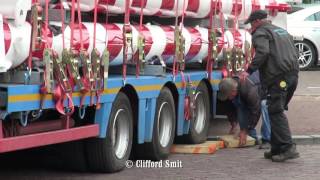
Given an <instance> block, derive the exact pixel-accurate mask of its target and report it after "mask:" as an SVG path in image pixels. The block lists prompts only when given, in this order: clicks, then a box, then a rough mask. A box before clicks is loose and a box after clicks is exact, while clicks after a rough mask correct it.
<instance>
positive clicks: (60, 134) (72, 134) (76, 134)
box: [0, 124, 99, 153]
mask: <svg viewBox="0 0 320 180" xmlns="http://www.w3.org/2000/svg"><path fill="white" fill-rule="evenodd" d="M98 135H99V125H97V124H94V125H88V126H82V127H77V128H71V129H64V130H58V131H52V132H45V133H38V134H31V135H25V136H17V137H10V138H3V139H0V153H3V152H10V151H16V150H22V149H27V148H33V147H39V146H45V145H50V144H56V143H62V142H68V141H74V140H80V139H85V138H89V137H97V136H98Z"/></svg>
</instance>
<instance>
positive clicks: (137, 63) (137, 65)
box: [136, 0, 145, 78]
mask: <svg viewBox="0 0 320 180" xmlns="http://www.w3.org/2000/svg"><path fill="white" fill-rule="evenodd" d="M144 1H145V0H141V3H140V6H141V8H140V22H139V33H140V36H142V23H143V7H144ZM138 53H139V52H138ZM139 60H140V59H139V54H138V58H137V62H136V77H137V78H138V77H139V74H140V66H139Z"/></svg>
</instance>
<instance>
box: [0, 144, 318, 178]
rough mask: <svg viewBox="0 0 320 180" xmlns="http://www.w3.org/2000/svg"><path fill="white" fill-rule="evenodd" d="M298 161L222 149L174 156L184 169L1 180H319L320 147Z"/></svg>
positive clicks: (20, 173) (306, 148) (33, 174)
mask: <svg viewBox="0 0 320 180" xmlns="http://www.w3.org/2000/svg"><path fill="white" fill-rule="evenodd" d="M298 150H299V151H300V153H301V157H300V158H299V159H295V160H290V161H287V162H284V163H274V162H271V161H270V160H266V159H263V158H262V156H263V151H262V150H258V149H257V148H256V147H252V148H239V149H222V150H219V151H218V152H217V153H216V154H213V155H177V154H175V155H171V156H170V158H169V160H170V161H171V162H175V161H181V162H182V168H137V167H133V168H130V169H128V168H127V169H125V170H124V171H121V172H119V173H114V174H95V173H92V174H91V173H75V172H64V171H54V170H49V169H40V168H30V167H25V168H22V169H18V170H17V169H11V170H10V169H9V170H8V169H7V170H5V171H0V177H1V179H6V180H7V179H14V180H20V179H28V180H29V179H30V180H33V179H37V180H40V179H46V180H47V179H59V180H60V179H61V180H64V179H68V180H78V179H80V180H82V179H83V180H86V179H90V180H107V179H112V180H125V179H130V180H142V179H147V180H152V179H162V180H166V179H170V180H178V179H190V180H191V179H200V180H202V179H212V180H257V179H259V180H302V179H303V180H319V177H320V171H319V167H320V146H319V145H312V146H310V145H303V146H298Z"/></svg>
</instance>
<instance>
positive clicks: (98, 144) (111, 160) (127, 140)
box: [86, 92, 133, 173]
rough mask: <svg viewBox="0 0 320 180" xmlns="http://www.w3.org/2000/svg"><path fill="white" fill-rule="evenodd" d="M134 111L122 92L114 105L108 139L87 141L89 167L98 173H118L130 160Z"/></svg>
mask: <svg viewBox="0 0 320 180" xmlns="http://www.w3.org/2000/svg"><path fill="white" fill-rule="evenodd" d="M132 124H133V119H132V109H131V105H130V101H129V99H128V97H127V96H126V95H125V94H124V93H122V92H120V93H119V94H118V95H117V97H116V99H115V101H114V103H113V105H112V110H111V114H110V120H109V124H108V129H107V136H106V138H94V139H89V140H88V141H87V146H86V149H87V158H88V165H89V168H90V169H91V170H92V171H96V172H109V173H111V172H117V171H120V170H122V169H124V168H125V163H126V161H127V160H128V159H129V156H130V152H131V147H132V136H133V134H132V133H133V125H132Z"/></svg>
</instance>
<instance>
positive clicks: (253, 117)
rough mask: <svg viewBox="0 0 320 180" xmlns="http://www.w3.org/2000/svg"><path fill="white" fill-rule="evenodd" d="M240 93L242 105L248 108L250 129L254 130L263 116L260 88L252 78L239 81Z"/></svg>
mask: <svg viewBox="0 0 320 180" xmlns="http://www.w3.org/2000/svg"><path fill="white" fill-rule="evenodd" d="M238 84H239V86H238V93H239V96H240V99H241V101H242V102H241V103H243V105H244V106H246V107H247V108H248V112H249V114H248V129H254V128H255V127H256V125H257V123H258V121H259V118H260V115H261V99H260V95H259V86H257V85H256V84H255V83H254V82H253V81H252V80H251V79H250V77H248V78H246V79H245V80H244V81H239V80H238Z"/></svg>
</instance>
